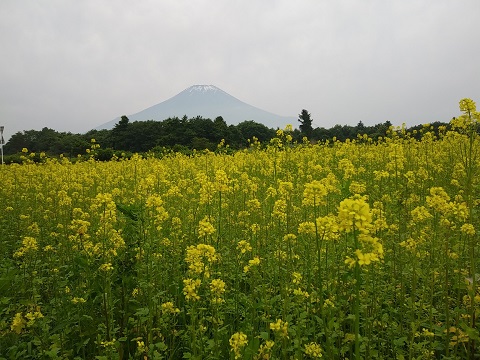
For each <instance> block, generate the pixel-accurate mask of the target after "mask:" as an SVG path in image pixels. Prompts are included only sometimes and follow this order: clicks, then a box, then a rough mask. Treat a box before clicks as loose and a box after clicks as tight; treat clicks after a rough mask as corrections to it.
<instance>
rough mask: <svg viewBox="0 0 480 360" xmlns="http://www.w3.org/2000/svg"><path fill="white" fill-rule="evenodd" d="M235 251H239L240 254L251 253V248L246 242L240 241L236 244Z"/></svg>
mask: <svg viewBox="0 0 480 360" xmlns="http://www.w3.org/2000/svg"><path fill="white" fill-rule="evenodd" d="M237 249H238V250H240V253H242V254H245V253H247V252H250V251H252V246H251V245H250V243H249V242H248V241H246V240H240V241H239V242H238V244H237Z"/></svg>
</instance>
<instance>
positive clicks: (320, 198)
mask: <svg viewBox="0 0 480 360" xmlns="http://www.w3.org/2000/svg"><path fill="white" fill-rule="evenodd" d="M326 196H327V188H326V187H325V185H324V184H322V183H321V182H320V181H318V180H313V181H312V182H310V183H307V184H305V190H304V191H303V201H302V204H303V205H305V206H320V205H324V204H325V197H326Z"/></svg>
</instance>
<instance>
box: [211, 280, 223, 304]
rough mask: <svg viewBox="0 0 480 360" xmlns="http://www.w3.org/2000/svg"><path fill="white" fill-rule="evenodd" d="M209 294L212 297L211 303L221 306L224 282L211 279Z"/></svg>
mask: <svg viewBox="0 0 480 360" xmlns="http://www.w3.org/2000/svg"><path fill="white" fill-rule="evenodd" d="M210 293H211V295H212V303H214V304H221V303H222V302H224V301H225V300H224V299H223V294H224V293H225V282H224V281H223V280H222V279H213V280H212V281H211V282H210Z"/></svg>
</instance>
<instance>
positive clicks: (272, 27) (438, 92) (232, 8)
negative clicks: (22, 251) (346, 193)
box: [0, 0, 480, 139]
mask: <svg viewBox="0 0 480 360" xmlns="http://www.w3.org/2000/svg"><path fill="white" fill-rule="evenodd" d="M479 18H480V1H479V0H297V1H293V0H261V1H260V0H138V1H131V0H115V1H113V0H111V1H107V0H81V1H78V0H42V1H39V0H1V1H0V49H1V53H0V125H4V126H5V134H4V135H5V138H6V139H8V138H9V137H10V136H11V135H12V134H13V133H15V132H17V131H21V130H29V129H37V130H40V129H42V128H43V127H49V128H53V129H55V130H58V131H72V132H86V131H88V130H90V129H92V128H94V127H97V126H99V125H101V124H103V123H105V122H107V121H110V120H112V119H114V118H116V117H118V116H121V115H124V114H125V115H129V114H133V113H136V112H139V111H141V110H143V109H145V108H147V107H150V106H152V105H155V104H157V103H159V102H162V101H164V100H167V99H168V98H170V97H172V96H174V95H176V94H177V93H179V92H180V91H182V90H184V89H185V88H187V87H189V86H191V85H194V84H212V85H215V86H217V87H219V88H221V89H222V90H224V91H226V92H227V93H229V94H230V95H233V96H235V97H236V98H238V99H240V100H242V101H244V102H246V103H249V104H251V105H253V106H256V107H259V108H261V109H263V110H266V111H269V112H272V113H276V114H278V115H284V116H297V115H298V114H299V113H300V112H301V110H302V109H307V110H308V111H309V112H310V114H311V115H312V118H313V120H314V122H313V125H314V127H317V126H323V127H327V128H328V127H331V126H333V125H335V124H342V125H343V124H348V125H356V124H357V123H358V122H359V121H360V120H361V121H363V123H364V124H367V125H373V124H376V123H380V122H384V121H386V120H390V121H391V122H392V123H393V124H396V125H397V124H398V125H399V124H401V123H402V122H406V123H407V124H408V125H415V124H419V123H426V122H433V121H449V120H450V119H451V117H452V116H456V115H458V114H459V110H458V101H459V100H460V99H461V98H464V97H470V98H472V99H473V100H475V101H476V102H477V103H479V107H480V27H479ZM219 115H221V114H219ZM297 125H298V124H294V126H297Z"/></svg>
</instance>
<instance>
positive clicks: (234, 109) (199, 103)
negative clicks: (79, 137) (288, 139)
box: [96, 85, 297, 130]
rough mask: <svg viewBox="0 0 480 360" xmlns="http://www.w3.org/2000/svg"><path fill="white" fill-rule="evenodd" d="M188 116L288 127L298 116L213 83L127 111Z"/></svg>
mask: <svg viewBox="0 0 480 360" xmlns="http://www.w3.org/2000/svg"><path fill="white" fill-rule="evenodd" d="M184 115H186V116H187V117H188V118H193V117H196V116H202V117H204V118H209V119H212V120H214V119H215V118H216V117H218V116H221V117H223V119H224V120H225V121H226V123H227V124H232V125H236V124H238V123H240V122H242V121H245V120H253V121H255V122H258V123H262V124H263V125H265V126H267V127H269V128H274V129H276V128H284V127H285V126H286V125H287V124H292V125H293V126H295V123H296V122H297V121H296V118H295V117H293V116H292V117H287V116H279V115H276V114H273V113H270V112H268V111H265V110H262V109H259V108H256V107H254V106H252V105H249V104H247V103H244V102H243V101H240V100H238V99H237V98H235V97H233V96H231V95H229V94H227V93H226V92H225V91H223V90H221V89H219V88H218V87H216V86H213V85H193V86H190V87H189V88H187V89H185V90H183V91H182V92H180V93H179V94H177V95H175V96H174V97H172V98H170V99H168V100H165V101H163V102H161V103H159V104H157V105H154V106H151V107H149V108H147V109H145V110H142V111H140V112H138V113H136V114H132V115H127V116H128V118H129V120H130V121H131V122H133V121H145V120H157V121H162V120H165V119H168V118H169V117H175V116H176V117H179V118H182V117H183V116H184ZM119 120H120V117H118V118H116V119H114V120H112V121H109V122H107V123H105V124H103V125H100V126H99V127H97V128H96V129H97V130H101V129H112V128H113V127H114V126H115V124H116V123H118V121H119Z"/></svg>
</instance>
